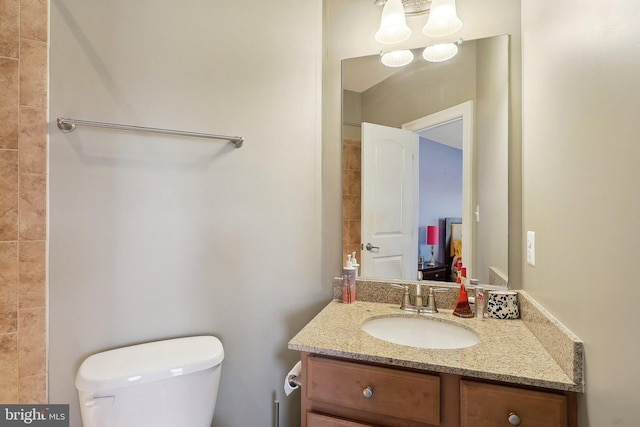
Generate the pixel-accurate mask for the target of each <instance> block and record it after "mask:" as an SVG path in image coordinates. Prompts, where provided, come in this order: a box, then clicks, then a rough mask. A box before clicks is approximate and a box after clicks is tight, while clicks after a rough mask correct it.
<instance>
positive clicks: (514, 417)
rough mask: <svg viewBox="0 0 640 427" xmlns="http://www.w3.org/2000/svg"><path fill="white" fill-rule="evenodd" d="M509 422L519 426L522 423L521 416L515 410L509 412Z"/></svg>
mask: <svg viewBox="0 0 640 427" xmlns="http://www.w3.org/2000/svg"><path fill="white" fill-rule="evenodd" d="M509 424H511V425H512V426H519V425H520V417H519V416H518V415H517V414H514V413H513V412H512V413H510V414H509Z"/></svg>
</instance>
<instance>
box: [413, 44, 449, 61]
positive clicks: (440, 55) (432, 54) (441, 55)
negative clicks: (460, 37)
mask: <svg viewBox="0 0 640 427" xmlns="http://www.w3.org/2000/svg"><path fill="white" fill-rule="evenodd" d="M457 53H458V46H457V45H456V44H455V43H443V44H437V45H434V46H427V47H425V48H424V51H423V52H422V57H423V58H424V59H425V60H427V61H429V62H443V61H446V60H449V59H451V58H453V57H454V56H456V54H457Z"/></svg>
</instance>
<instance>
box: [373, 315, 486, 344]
mask: <svg viewBox="0 0 640 427" xmlns="http://www.w3.org/2000/svg"><path fill="white" fill-rule="evenodd" d="M361 328H362V330H363V331H365V332H366V333H368V334H369V335H372V336H374V337H376V338H379V339H381V340H384V341H388V342H391V343H394V344H400V345H407V346H411V347H419V348H433V349H452V348H465V347H471V346H473V345H476V344H478V343H479V342H480V338H478V336H477V335H476V334H475V333H474V332H473V331H470V330H469V329H467V328H464V327H462V326H458V325H454V324H451V323H445V322H439V321H437V320H430V319H424V318H417V317H381V318H377V319H371V320H367V321H366V322H364V323H363V324H362V326H361Z"/></svg>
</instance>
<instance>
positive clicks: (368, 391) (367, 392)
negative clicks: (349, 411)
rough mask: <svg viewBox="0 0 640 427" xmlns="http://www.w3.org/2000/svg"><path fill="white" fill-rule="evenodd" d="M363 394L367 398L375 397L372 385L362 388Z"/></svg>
mask: <svg viewBox="0 0 640 427" xmlns="http://www.w3.org/2000/svg"><path fill="white" fill-rule="evenodd" d="M362 394H363V395H364V397H366V398H367V399H371V398H372V397H373V390H372V389H371V387H367V388H365V389H364V390H362Z"/></svg>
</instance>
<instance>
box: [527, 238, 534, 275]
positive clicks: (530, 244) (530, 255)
mask: <svg viewBox="0 0 640 427" xmlns="http://www.w3.org/2000/svg"><path fill="white" fill-rule="evenodd" d="M527 264H529V265H530V266H531V267H535V266H536V232H535V231H527Z"/></svg>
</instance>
